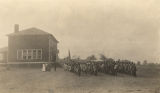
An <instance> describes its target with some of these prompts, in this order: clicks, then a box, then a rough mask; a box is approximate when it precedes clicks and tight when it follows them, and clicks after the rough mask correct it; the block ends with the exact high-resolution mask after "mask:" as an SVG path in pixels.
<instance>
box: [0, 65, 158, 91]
mask: <svg viewBox="0 0 160 93" xmlns="http://www.w3.org/2000/svg"><path fill="white" fill-rule="evenodd" d="M137 74H138V77H137V78H134V77H132V76H128V75H123V74H118V76H117V77H114V76H111V75H107V74H102V73H99V75H98V76H91V75H82V76H81V77H78V76H77V75H75V74H74V73H70V72H65V71H64V70H63V69H62V68H58V69H57V71H56V72H55V71H54V70H53V69H52V71H51V72H41V69H40V68H29V67H26V68H15V67H14V68H13V67H12V68H10V69H9V70H5V69H2V67H1V70H0V93H159V92H157V91H159V90H160V66H154V67H150V66H138V72H137Z"/></svg>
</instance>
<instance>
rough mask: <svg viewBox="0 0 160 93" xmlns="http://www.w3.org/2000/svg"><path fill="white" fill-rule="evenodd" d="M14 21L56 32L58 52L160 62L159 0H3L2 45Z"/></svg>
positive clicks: (0, 9) (0, 19) (0, 8)
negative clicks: (101, 54)
mask: <svg viewBox="0 0 160 93" xmlns="http://www.w3.org/2000/svg"><path fill="white" fill-rule="evenodd" d="M14 24H19V25H20V30H22V29H26V28H30V27H37V28H40V29H42V30H44V31H47V32H50V33H52V34H53V35H54V36H55V37H56V38H57V39H58V40H59V42H60V43H59V44H58V48H59V50H60V54H59V56H60V57H65V56H67V55H68V49H70V51H71V55H72V56H73V55H76V56H81V57H82V58H85V57H86V56H88V55H91V54H96V55H99V54H100V53H103V54H105V55H106V56H107V57H112V58H116V59H119V58H120V59H130V60H134V61H137V60H140V61H141V60H144V59H146V60H148V61H152V62H160V48H159V47H160V0H3V1H2V0H0V47H3V46H7V37H6V34H8V33H12V32H13V30H14V28H13V27H14Z"/></svg>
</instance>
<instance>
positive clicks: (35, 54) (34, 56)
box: [33, 49, 37, 59]
mask: <svg viewBox="0 0 160 93" xmlns="http://www.w3.org/2000/svg"><path fill="white" fill-rule="evenodd" d="M36 56H37V52H36V50H35V49H34V50H33V59H36V58H37V57H36Z"/></svg>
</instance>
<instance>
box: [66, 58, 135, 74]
mask: <svg viewBox="0 0 160 93" xmlns="http://www.w3.org/2000/svg"><path fill="white" fill-rule="evenodd" d="M64 70H65V71H70V72H74V73H76V74H78V75H79V76H80V75H81V74H82V73H84V74H91V75H98V72H100V73H105V74H111V75H115V76H117V73H123V74H128V75H132V76H135V77H136V71H137V69H136V65H135V63H133V62H130V61H120V60H118V61H98V62H95V61H88V62H86V61H85V62H76V61H70V62H66V63H64Z"/></svg>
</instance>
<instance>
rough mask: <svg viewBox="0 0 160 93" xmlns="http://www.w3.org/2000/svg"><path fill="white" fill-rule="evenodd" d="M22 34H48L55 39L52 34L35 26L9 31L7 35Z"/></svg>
mask: <svg viewBox="0 0 160 93" xmlns="http://www.w3.org/2000/svg"><path fill="white" fill-rule="evenodd" d="M23 35H50V36H52V37H53V39H55V40H56V38H55V37H54V36H53V35H52V34H50V33H48V32H45V31H43V30H41V29H38V28H35V27H32V28H28V29H24V30H21V31H19V32H17V33H11V34H8V35H7V36H23ZM56 41H57V40H56ZM57 42H58V41H57Z"/></svg>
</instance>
